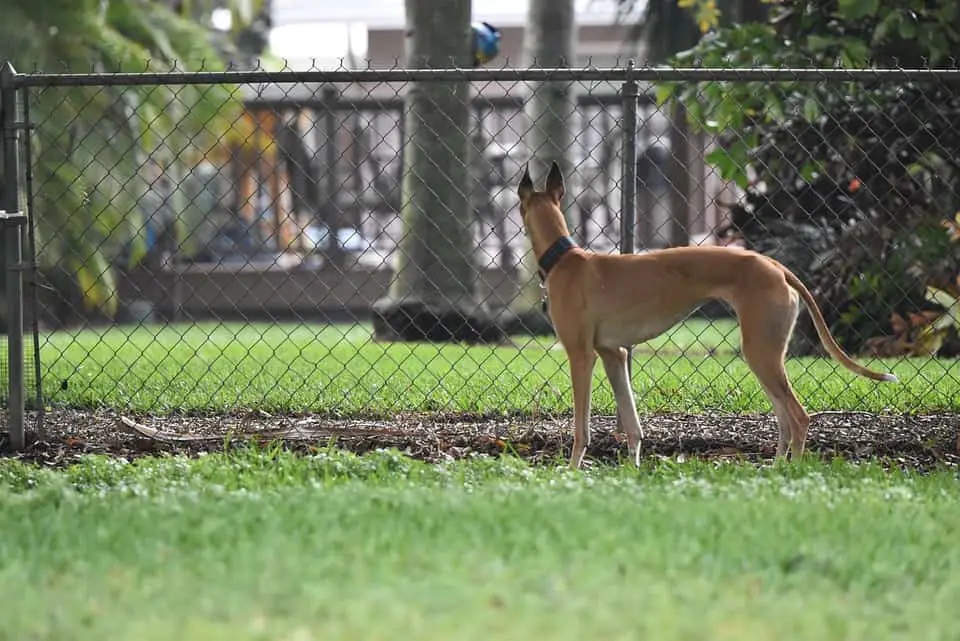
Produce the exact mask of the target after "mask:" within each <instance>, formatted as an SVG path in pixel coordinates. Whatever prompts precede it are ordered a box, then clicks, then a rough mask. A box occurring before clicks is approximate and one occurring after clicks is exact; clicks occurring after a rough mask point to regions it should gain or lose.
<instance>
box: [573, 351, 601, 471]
mask: <svg viewBox="0 0 960 641" xmlns="http://www.w3.org/2000/svg"><path fill="white" fill-rule="evenodd" d="M567 358H568V359H569V361H570V378H571V381H572V383H573V449H572V450H571V452H570V467H572V468H574V469H576V468H579V467H580V465H581V464H582V463H583V456H584V454H586V451H587V446H588V445H590V392H591V388H592V387H593V368H594V366H595V365H596V363H597V355H596V353H595V352H594V351H593V350H592V349H591V350H587V349H584V350H580V349H576V350H568V351H567Z"/></svg>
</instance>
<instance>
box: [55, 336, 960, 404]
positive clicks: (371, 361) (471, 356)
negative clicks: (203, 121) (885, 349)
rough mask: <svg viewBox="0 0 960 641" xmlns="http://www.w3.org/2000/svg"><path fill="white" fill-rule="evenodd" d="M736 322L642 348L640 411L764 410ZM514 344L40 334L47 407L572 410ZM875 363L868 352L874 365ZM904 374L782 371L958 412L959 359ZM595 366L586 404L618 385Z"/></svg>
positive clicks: (562, 382) (543, 351)
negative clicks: (880, 380)
mask: <svg viewBox="0 0 960 641" xmlns="http://www.w3.org/2000/svg"><path fill="white" fill-rule="evenodd" d="M738 338H739V334H738V330H737V329H736V327H735V325H734V324H733V323H731V322H717V323H708V322H706V321H698V320H691V321H688V322H686V323H683V324H681V325H679V326H678V327H677V328H676V329H674V331H672V332H670V333H669V334H667V335H665V336H663V337H661V338H659V339H657V340H656V341H652V342H651V343H650V344H648V345H644V346H641V347H639V348H638V350H637V353H636V355H635V358H634V370H633V371H634V378H633V382H634V389H635V391H636V394H637V397H638V406H639V408H640V410H641V411H643V412H664V411H684V412H698V411H703V410H708V409H709V410H716V411H721V412H755V411H769V409H770V407H769V404H768V402H767V400H766V398H765V397H764V395H763V394H762V391H761V389H760V387H759V385H758V383H757V382H756V380H755V379H754V377H753V375H752V374H751V373H750V372H749V370H748V369H747V367H746V365H745V364H744V363H743V361H742V359H740V357H739V356H737V355H736V353H735V351H734V350H735V349H736V346H737V343H738ZM517 340H518V342H519V344H520V348H519V349H518V348H514V347H466V346H459V345H428V344H381V343H376V342H373V341H372V340H371V332H370V328H369V326H365V325H316V326H315V325H305V324H302V325H282V324H280V325H267V324H262V325H257V324H254V325H243V324H227V325H224V324H198V325H180V326H177V325H171V326H150V327H137V328H126V327H121V328H109V329H96V330H93V329H91V330H83V331H77V332H55V333H50V334H46V335H44V336H43V337H42V341H41V355H42V361H43V365H44V389H45V391H46V394H47V398H48V400H49V401H50V402H51V403H53V404H63V405H70V406H80V407H91V406H100V405H106V406H110V407H117V408H121V409H131V410H139V411H149V412H157V413H163V412H169V411H180V410H186V411H193V410H199V411H223V410H231V409H237V408H249V407H256V408H260V409H264V410H267V411H283V412H291V411H292V412H301V411H312V412H322V413H331V414H340V415H358V414H366V415H370V414H389V413H391V412H396V411H404V410H409V411H434V410H451V411H459V412H472V413H482V414H488V413H497V412H522V413H534V412H569V411H570V407H571V404H572V394H571V390H570V384H569V374H568V371H567V364H566V357H565V355H564V354H563V352H562V350H560V349H559V348H558V347H557V346H556V345H555V344H554V342H553V341H552V340H533V339H527V338H522V337H520V338H518V339H517ZM868 364H870V363H868ZM872 365H873V366H874V367H876V368H878V369H881V370H886V369H892V370H893V371H894V372H895V373H896V374H897V375H898V376H899V377H900V380H901V382H900V383H899V384H896V385H890V384H880V385H878V384H876V383H874V382H872V381H869V380H865V379H862V378H859V377H855V376H854V375H853V374H851V373H850V372H847V371H846V370H844V369H842V368H840V366H839V365H838V364H837V363H835V362H834V361H831V360H826V359H817V358H803V359H792V360H791V361H790V362H789V363H788V369H789V371H790V374H791V376H792V378H793V382H794V385H795V387H796V389H797V393H798V394H799V396H800V397H801V399H802V400H803V401H804V402H805V403H806V404H807V406H808V407H809V408H810V409H811V410H821V409H856V410H866V411H937V410H947V411H956V410H958V409H960V363H958V361H957V360H955V359H954V360H936V359H914V360H890V361H882V362H881V361H878V362H873V363H872ZM602 370H603V368H602V367H600V366H599V365H598V366H597V368H596V371H595V375H596V381H597V383H598V384H597V386H596V391H595V394H594V409H595V410H596V411H597V412H602V413H612V412H613V410H614V401H613V395H612V393H611V391H610V389H609V386H608V384H607V383H606V380H605V378H604V376H603V371H602Z"/></svg>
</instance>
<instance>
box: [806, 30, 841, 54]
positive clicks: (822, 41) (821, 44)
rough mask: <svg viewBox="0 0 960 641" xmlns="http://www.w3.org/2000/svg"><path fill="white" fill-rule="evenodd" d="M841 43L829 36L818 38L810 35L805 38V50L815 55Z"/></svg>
mask: <svg viewBox="0 0 960 641" xmlns="http://www.w3.org/2000/svg"><path fill="white" fill-rule="evenodd" d="M841 42H842V41H841V40H839V39H837V38H834V37H831V36H818V35H815V34H812V35H810V36H808V37H807V49H809V50H810V51H812V52H814V53H817V52H822V51H826V50H827V49H831V48H833V47H836V46H837V45H839V44H840V43H841Z"/></svg>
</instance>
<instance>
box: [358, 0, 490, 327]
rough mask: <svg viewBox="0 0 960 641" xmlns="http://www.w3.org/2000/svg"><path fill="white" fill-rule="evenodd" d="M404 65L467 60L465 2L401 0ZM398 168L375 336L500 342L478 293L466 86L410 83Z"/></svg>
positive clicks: (468, 62) (464, 64)
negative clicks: (391, 252)
mask: <svg viewBox="0 0 960 641" xmlns="http://www.w3.org/2000/svg"><path fill="white" fill-rule="evenodd" d="M406 11H407V25H408V32H407V59H408V60H407V64H408V66H409V67H411V68H427V67H443V68H449V67H453V66H457V67H470V66H471V51H470V49H471V47H470V0H445V1H444V2H436V1H435V0H406ZM405 102H406V104H405V124H404V132H405V138H406V139H405V141H404V154H405V158H404V165H405V173H404V176H403V185H402V193H403V198H402V207H401V217H402V219H403V223H404V236H403V238H402V239H401V241H400V244H399V247H398V251H397V253H396V272H395V275H394V280H393V284H392V286H391V288H390V293H389V295H388V296H387V297H386V298H384V299H381V300H379V301H377V302H376V303H375V305H374V331H375V334H376V336H377V338H378V339H380V340H429V341H469V342H481V341H484V342H485V341H490V340H494V341H495V340H499V338H500V333H499V330H497V328H496V327H495V326H493V324H492V323H491V322H490V321H489V318H488V315H487V314H486V310H485V308H484V307H483V306H482V305H481V304H480V302H479V301H478V299H477V294H476V290H477V288H476V285H477V269H476V265H475V261H474V255H475V253H476V248H475V247H474V240H473V234H472V222H473V216H472V215H471V211H470V197H469V194H470V189H469V186H468V183H469V180H468V168H467V165H466V163H465V159H466V158H468V150H469V144H470V142H469V138H468V136H469V133H468V132H469V129H470V104H469V103H470V85H469V83H468V82H466V81H454V82H415V83H411V84H410V85H409V87H408V90H407V94H406V100H405Z"/></svg>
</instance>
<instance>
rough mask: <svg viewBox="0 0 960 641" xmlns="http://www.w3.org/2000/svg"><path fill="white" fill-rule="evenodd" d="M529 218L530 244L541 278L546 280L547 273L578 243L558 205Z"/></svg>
mask: <svg viewBox="0 0 960 641" xmlns="http://www.w3.org/2000/svg"><path fill="white" fill-rule="evenodd" d="M528 219H529V222H530V244H531V245H532V246H533V254H534V256H536V258H537V265H538V266H539V271H540V278H541V279H542V280H546V279H547V274H549V273H550V270H551V269H553V267H554V266H555V265H556V264H557V263H558V262H560V259H561V258H563V256H564V255H565V254H566V253H567V252H568V251H570V250H571V249H573V248H575V247H577V246H578V245H577V243H576V242H575V241H574V240H573V238H572V237H571V236H570V230H569V229H568V228H567V222H566V220H564V217H563V214H562V213H561V212H560V210H559V209H558V208H557V207H553V211H549V212H547V211H540V212H538V215H533V216H529V217H528Z"/></svg>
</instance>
